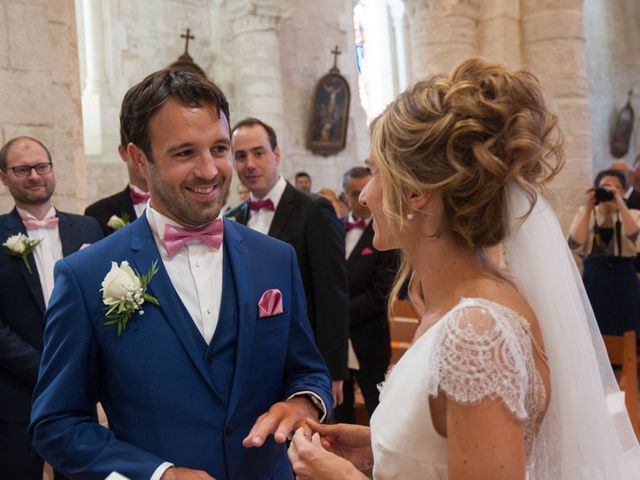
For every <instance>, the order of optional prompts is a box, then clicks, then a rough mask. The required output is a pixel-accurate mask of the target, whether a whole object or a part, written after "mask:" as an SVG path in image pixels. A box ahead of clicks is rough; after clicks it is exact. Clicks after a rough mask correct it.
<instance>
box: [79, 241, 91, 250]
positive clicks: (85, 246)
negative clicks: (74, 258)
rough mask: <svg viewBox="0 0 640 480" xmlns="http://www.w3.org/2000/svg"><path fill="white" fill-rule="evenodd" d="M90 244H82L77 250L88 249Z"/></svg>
mask: <svg viewBox="0 0 640 480" xmlns="http://www.w3.org/2000/svg"><path fill="white" fill-rule="evenodd" d="M90 246H91V244H90V243H83V244H82V245H80V248H79V249H78V250H84V249H85V248H87V247H90Z"/></svg>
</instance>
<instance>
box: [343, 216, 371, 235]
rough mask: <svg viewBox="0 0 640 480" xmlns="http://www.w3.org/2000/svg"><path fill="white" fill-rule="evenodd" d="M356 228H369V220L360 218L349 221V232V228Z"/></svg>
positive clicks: (347, 227)
mask: <svg viewBox="0 0 640 480" xmlns="http://www.w3.org/2000/svg"><path fill="white" fill-rule="evenodd" d="M354 228H359V229H360V230H364V229H365V228H367V222H365V221H364V220H362V219H360V220H356V221H355V222H347V226H346V229H347V232H348V231H349V230H353V229H354Z"/></svg>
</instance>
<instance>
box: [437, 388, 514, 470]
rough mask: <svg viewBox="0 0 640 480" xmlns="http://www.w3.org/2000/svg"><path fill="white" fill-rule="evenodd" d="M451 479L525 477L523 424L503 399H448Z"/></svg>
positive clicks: (448, 440)
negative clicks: (463, 401)
mask: <svg viewBox="0 0 640 480" xmlns="http://www.w3.org/2000/svg"><path fill="white" fill-rule="evenodd" d="M447 442H448V450H449V479H450V480H482V479H491V480H518V479H524V478H525V461H526V460H525V447H524V431H523V424H522V422H521V421H519V420H518V419H517V418H516V417H515V416H514V415H513V414H512V413H511V412H510V411H509V410H508V409H507V408H506V407H505V405H504V403H502V402H501V401H500V400H497V399H491V398H489V397H487V398H484V399H483V400H481V401H480V402H479V403H477V404H474V405H463V404H461V403H458V402H455V401H453V400H448V401H447Z"/></svg>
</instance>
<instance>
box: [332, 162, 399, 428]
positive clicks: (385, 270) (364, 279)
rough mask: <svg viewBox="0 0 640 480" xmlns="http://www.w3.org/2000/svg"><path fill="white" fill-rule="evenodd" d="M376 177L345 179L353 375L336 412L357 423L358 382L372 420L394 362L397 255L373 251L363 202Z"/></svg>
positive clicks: (353, 173)
mask: <svg viewBox="0 0 640 480" xmlns="http://www.w3.org/2000/svg"><path fill="white" fill-rule="evenodd" d="M370 179H371V174H370V173H369V171H368V170H367V169H366V168H364V167H353V168H351V169H350V170H348V171H347V172H346V173H345V174H344V177H343V182H342V183H343V189H344V192H345V193H346V199H347V202H348V205H349V209H350V210H351V212H350V213H349V215H348V216H347V217H344V218H343V222H344V224H345V230H346V236H345V250H346V256H347V274H348V278H349V326H350V331H349V340H350V349H349V373H350V375H351V378H350V379H349V380H346V381H345V383H344V403H343V404H342V405H341V406H339V407H337V408H336V409H335V410H334V414H335V419H336V421H338V422H348V423H355V412H354V382H353V379H354V378H355V380H356V381H357V382H358V385H359V386H360V390H361V391H362V396H363V397H364V401H365V405H366V407H367V412H368V413H369V416H371V415H372V414H373V411H374V410H375V408H376V407H377V406H378V393H379V391H378V384H379V383H380V382H382V381H384V376H385V374H386V372H387V369H388V368H389V360H390V359H391V345H390V339H389V322H388V320H387V309H386V306H387V296H388V294H389V291H390V290H391V286H392V284H393V279H394V276H395V273H396V269H397V261H398V258H397V252H396V251H393V250H389V251H386V252H381V251H379V250H376V249H375V248H374V247H373V235H374V233H373V224H372V223H371V212H370V211H369V209H368V208H367V207H366V206H364V205H361V204H360V202H359V201H358V198H359V197H360V192H362V189H363V188H364V187H365V185H366V184H367V182H369V180H370Z"/></svg>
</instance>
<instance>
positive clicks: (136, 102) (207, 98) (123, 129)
mask: <svg viewBox="0 0 640 480" xmlns="http://www.w3.org/2000/svg"><path fill="white" fill-rule="evenodd" d="M170 99H175V100H177V101H178V102H180V103H182V104H184V105H187V106H189V107H196V108H203V107H204V106H205V105H213V106H214V107H215V108H216V112H217V113H218V117H221V116H222V115H221V113H224V115H225V117H226V118H227V122H229V121H230V120H229V102H228V101H227V98H226V97H225V95H224V93H222V90H220V88H218V86H217V85H216V84H214V83H213V82H212V81H210V80H209V79H208V78H206V77H205V76H203V75H199V74H197V73H194V72H188V71H185V70H180V69H176V68H165V69H163V70H159V71H157V72H155V73H152V74H151V75H149V76H147V77H146V78H145V79H144V80H142V81H141V82H140V83H138V84H137V85H134V86H133V87H131V88H130V89H129V91H128V92H127V93H126V95H125V96H124V100H122V109H121V110H120V137H121V139H126V141H127V142H131V143H133V144H135V145H136V146H137V147H138V148H140V149H141V150H142V151H143V152H144V154H145V155H146V156H147V159H148V160H149V161H150V162H153V157H152V155H151V142H150V140H149V120H151V117H153V115H155V113H156V112H157V111H158V110H160V108H162V106H163V105H164V104H165V103H166V102H167V101H168V100H170ZM123 147H125V148H126V145H123Z"/></svg>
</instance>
